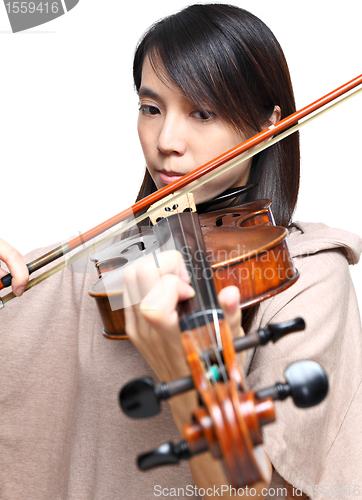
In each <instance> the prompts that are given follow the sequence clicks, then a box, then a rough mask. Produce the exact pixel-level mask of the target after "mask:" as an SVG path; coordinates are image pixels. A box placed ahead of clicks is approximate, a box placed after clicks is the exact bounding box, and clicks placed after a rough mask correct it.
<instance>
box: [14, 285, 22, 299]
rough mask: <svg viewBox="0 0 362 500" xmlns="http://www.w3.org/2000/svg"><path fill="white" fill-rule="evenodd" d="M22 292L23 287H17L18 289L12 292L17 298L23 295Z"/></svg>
mask: <svg viewBox="0 0 362 500" xmlns="http://www.w3.org/2000/svg"><path fill="white" fill-rule="evenodd" d="M24 290H25V286H19V287H18V288H17V289H16V290H15V291H14V294H15V295H16V296H17V297H20V296H21V295H23V293H24Z"/></svg>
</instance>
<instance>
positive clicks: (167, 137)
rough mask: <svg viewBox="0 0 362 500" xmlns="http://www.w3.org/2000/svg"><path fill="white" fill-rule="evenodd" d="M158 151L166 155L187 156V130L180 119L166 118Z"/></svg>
mask: <svg viewBox="0 0 362 500" xmlns="http://www.w3.org/2000/svg"><path fill="white" fill-rule="evenodd" d="M157 149H158V150H159V151H161V153H163V154H166V155H169V154H171V153H176V154H177V155H179V156H182V155H184V154H185V152H186V130H185V127H184V124H183V123H182V121H181V120H180V118H179V117H176V116H168V117H166V118H165V120H164V122H163V124H162V128H161V130H160V133H159V136H158V141H157Z"/></svg>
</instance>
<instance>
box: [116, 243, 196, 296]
mask: <svg viewBox="0 0 362 500" xmlns="http://www.w3.org/2000/svg"><path fill="white" fill-rule="evenodd" d="M166 274H172V275H175V276H177V277H179V278H180V279H181V280H182V281H183V282H185V283H189V282H190V277H189V275H188V272H187V270H186V266H185V263H184V260H183V258H182V256H181V254H180V253H179V252H177V251H175V250H170V251H166V252H162V253H158V254H154V255H150V256H147V257H146V258H144V259H141V260H139V261H137V262H135V263H134V264H133V265H132V266H129V267H127V268H126V269H125V272H124V284H125V290H127V301H128V303H127V305H133V304H139V303H141V302H142V301H143V299H144V298H145V297H146V296H147V295H149V294H150V293H151V291H152V290H155V292H154V293H156V294H159V293H160V288H157V289H155V285H156V284H157V283H158V282H160V281H162V277H163V276H164V275H166Z"/></svg>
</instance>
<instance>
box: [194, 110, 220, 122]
mask: <svg viewBox="0 0 362 500" xmlns="http://www.w3.org/2000/svg"><path fill="white" fill-rule="evenodd" d="M191 114H192V116H194V117H195V118H197V119H198V120H201V121H203V122H206V121H209V120H212V119H213V118H214V117H215V113H213V112H212V111H202V110H200V109H198V110H196V111H193V113H191Z"/></svg>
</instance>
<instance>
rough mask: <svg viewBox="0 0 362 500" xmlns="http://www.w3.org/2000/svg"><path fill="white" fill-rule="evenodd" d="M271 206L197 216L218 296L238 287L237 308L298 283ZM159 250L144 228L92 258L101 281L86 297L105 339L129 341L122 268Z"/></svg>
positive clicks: (267, 203) (260, 202)
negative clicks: (95, 311)
mask: <svg viewBox="0 0 362 500" xmlns="http://www.w3.org/2000/svg"><path fill="white" fill-rule="evenodd" d="M270 205H271V201H270V200H267V199H263V200H257V201H254V202H250V203H246V204H244V205H241V206H239V207H230V208H226V209H221V210H216V211H213V212H208V213H204V214H201V215H199V220H200V225H201V230H202V235H203V239H204V241H205V246H206V252H207V260H208V262H209V264H210V267H211V269H212V271H213V280H214V284H215V288H216V291H217V292H219V291H220V290H221V289H222V288H224V287H225V286H229V285H236V286H238V287H239V290H240V293H241V305H240V306H241V308H246V307H249V306H251V305H253V304H256V303H258V302H260V301H262V300H265V299H267V298H269V297H271V296H273V295H275V294H277V293H280V292H281V291H283V290H284V289H286V288H288V287H289V286H291V285H292V284H293V283H294V282H295V281H296V280H297V278H298V272H297V271H296V269H295V268H294V265H293V262H292V259H291V257H290V254H289V251H288V247H287V243H286V236H287V230H286V229H285V228H281V227H277V226H274V225H273V224H274V220H273V216H272V212H271V210H270ZM159 249H160V244H159V241H158V240H157V238H156V236H155V234H154V231H153V229H152V228H150V227H147V228H146V229H145V230H142V231H141V234H140V235H136V236H132V237H130V238H127V239H125V240H121V241H120V242H118V243H115V244H114V245H112V246H110V247H108V248H106V249H104V250H102V251H100V252H98V253H97V254H95V255H94V256H93V257H92V261H93V262H94V263H95V265H96V268H97V271H98V274H99V277H100V280H99V281H98V282H97V283H96V284H95V285H94V286H93V287H92V289H91V291H90V295H91V296H92V297H94V298H95V299H96V302H97V306H98V309H99V312H100V314H101V317H102V321H103V325H104V329H103V334H104V335H105V336H106V337H107V338H111V339H121V340H122V339H127V335H126V334H125V322H124V311H123V307H124V306H123V290H122V274H123V269H124V266H126V265H128V264H129V263H132V262H134V261H135V260H137V259H139V258H142V257H143V256H146V255H150V254H152V253H153V252H157V251H158V250H159Z"/></svg>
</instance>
